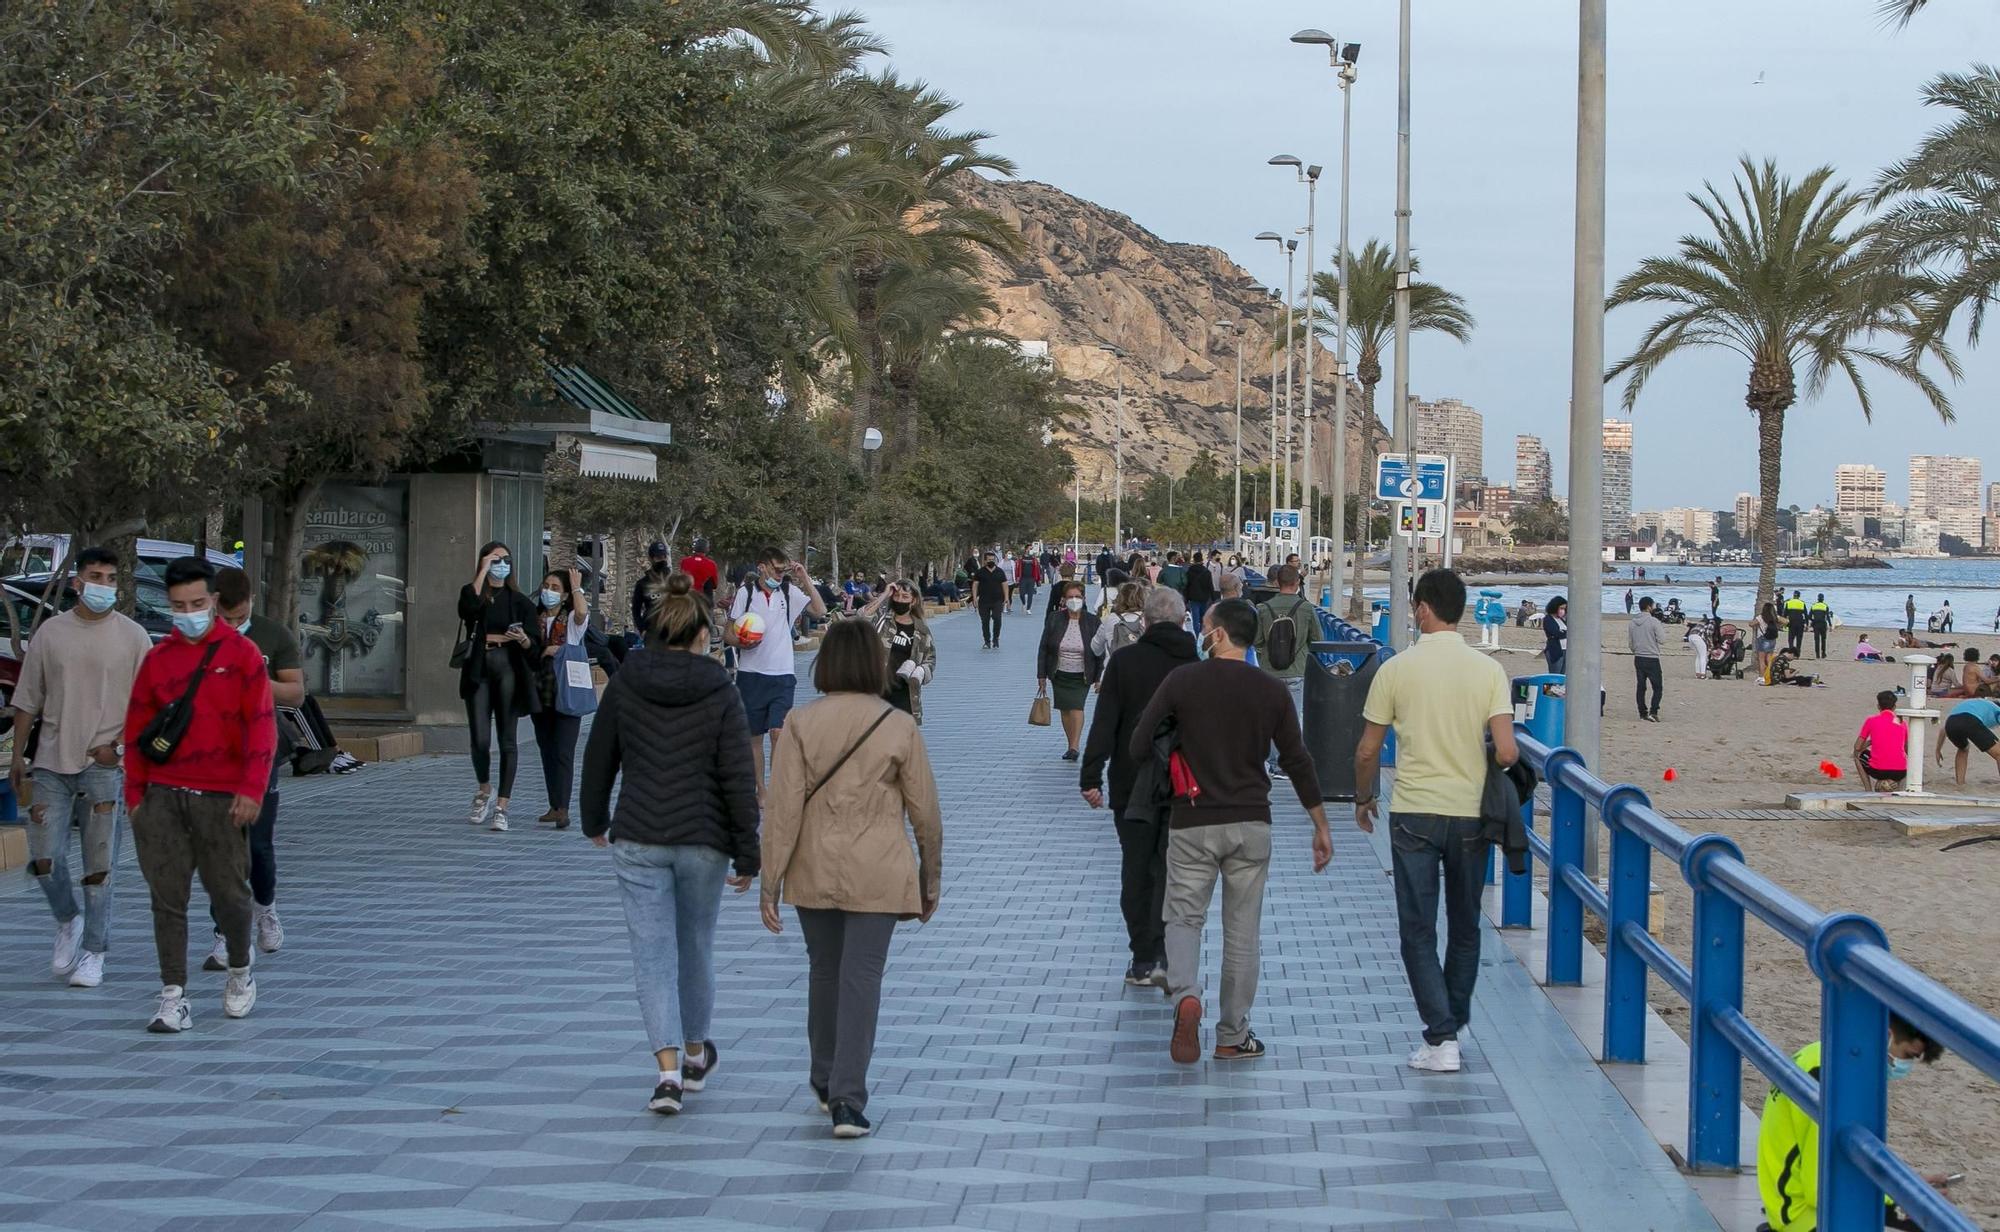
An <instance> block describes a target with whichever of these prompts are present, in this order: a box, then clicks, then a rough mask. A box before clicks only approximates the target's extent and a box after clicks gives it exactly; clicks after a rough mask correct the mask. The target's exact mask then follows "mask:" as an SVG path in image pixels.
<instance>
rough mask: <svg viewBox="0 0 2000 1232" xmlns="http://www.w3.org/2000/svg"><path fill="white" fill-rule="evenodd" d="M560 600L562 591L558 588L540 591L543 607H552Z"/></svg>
mask: <svg viewBox="0 0 2000 1232" xmlns="http://www.w3.org/2000/svg"><path fill="white" fill-rule="evenodd" d="M561 602H562V592H561V591H560V590H545V591H543V592H542V606H543V607H554V606H555V605H556V604H558V603H561Z"/></svg>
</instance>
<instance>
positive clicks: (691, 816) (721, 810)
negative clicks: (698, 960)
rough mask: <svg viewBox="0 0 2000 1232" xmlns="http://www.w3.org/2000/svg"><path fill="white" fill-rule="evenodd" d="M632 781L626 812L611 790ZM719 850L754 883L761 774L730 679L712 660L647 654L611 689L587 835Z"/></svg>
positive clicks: (637, 654)
mask: <svg viewBox="0 0 2000 1232" xmlns="http://www.w3.org/2000/svg"><path fill="white" fill-rule="evenodd" d="M621 771H622V772H623V774H624V782H623V783H622V784H621V785H620V787H619V791H618V811H617V813H616V814H615V815H613V814H612V812H611V784H612V782H613V781H614V780H616V779H617V778H618V777H619V774H620V772H621ZM607 830H609V831H610V833H611V837H612V838H614V839H619V840H623V841H625V842H630V843H646V844H650V845H653V846H663V847H664V846H681V845H691V846H700V847H713V848H715V849H716V850H717V851H720V852H723V853H725V854H727V855H728V856H729V857H730V859H731V860H732V861H733V862H734V864H735V867H736V872H737V874H738V875H739V876H745V877H748V876H754V875H755V874H756V872H757V869H758V855H757V775H756V770H755V769H754V767H753V765H752V763H751V760H750V725H749V723H748V722H746V721H745V719H744V717H743V700H742V698H741V697H740V696H738V694H737V692H736V688H735V686H734V685H733V684H731V683H730V680H729V673H728V672H727V671H725V670H723V667H722V665H721V664H720V663H717V662H716V661H715V660H713V659H711V658H709V657H708V656H707V655H696V654H688V653H687V652H685V651H680V650H668V649H666V648H664V647H657V646H647V647H645V648H644V649H642V650H637V651H634V652H633V653H631V654H630V655H627V656H626V658H625V665H624V667H622V668H621V669H619V672H618V674H617V675H616V676H613V677H612V678H611V683H610V685H609V686H608V687H606V688H605V690H604V700H603V702H602V703H601V704H600V705H599V706H598V708H597V715H596V717H595V718H594V719H592V720H591V726H590V744H589V746H588V747H587V748H586V749H585V750H584V754H583V833H584V835H585V836H586V837H589V838H595V837H597V836H598V835H600V834H603V833H604V832H605V831H607Z"/></svg>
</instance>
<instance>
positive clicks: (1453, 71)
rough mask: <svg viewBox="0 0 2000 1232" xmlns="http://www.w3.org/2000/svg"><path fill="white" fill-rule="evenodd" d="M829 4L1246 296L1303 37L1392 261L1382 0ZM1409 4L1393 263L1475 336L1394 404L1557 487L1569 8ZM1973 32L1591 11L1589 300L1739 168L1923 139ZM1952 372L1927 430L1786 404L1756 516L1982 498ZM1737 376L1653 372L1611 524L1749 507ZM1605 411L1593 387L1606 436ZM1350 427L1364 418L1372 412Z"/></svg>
mask: <svg viewBox="0 0 2000 1232" xmlns="http://www.w3.org/2000/svg"><path fill="white" fill-rule="evenodd" d="M854 3H855V4H856V6H857V7H859V8H860V9H861V11H862V12H864V13H865V14H866V15H867V16H868V17H869V18H870V20H871V22H872V23H873V25H874V26H875V28H876V29H877V30H878V31H879V32H880V33H881V34H882V35H883V36H884V37H885V38H886V39H887V40H888V41H889V43H890V44H891V57H890V59H891V63H893V64H894V66H895V67H896V69H897V70H898V71H899V72H901V73H903V74H904V75H906V76H918V77H922V78H924V79H926V80H928V81H930V82H931V83H932V84H933V85H936V86H938V87H939V88H941V89H943V90H945V91H946V92H947V93H949V94H951V95H952V96H954V97H956V98H957V99H959V100H960V101H961V103H962V104H963V106H962V108H961V110H960V112H959V113H958V121H959V126H961V127H967V128H980V129H986V130H989V131H991V132H993V133H994V134H995V140H994V142H993V143H992V144H993V148H994V149H995V150H997V151H999V152H1001V153H1004V154H1006V155H1008V156H1010V157H1012V158H1013V159H1014V160H1015V161H1016V162H1018V163H1019V164H1020V169H1021V174H1022V175H1023V176H1026V177H1028V178H1031V179H1037V180H1044V181H1047V182H1049V183H1051V184H1054V185H1056V186H1057V187H1059V188H1062V189H1064V190H1066V191H1068V192H1072V193H1075V194H1077V195H1079V196H1082V197H1086V198H1089V199H1090V200H1093V201H1097V202H1100V203H1102V204H1104V205H1107V206H1110V207H1111V208H1113V209H1117V210H1121V211H1124V212H1125V213H1128V214H1131V215H1132V216H1133V217H1134V218H1135V219H1137V220H1138V221H1139V222H1140V223H1141V224H1143V225H1144V226H1146V227H1148V228H1150V229H1151V230H1153V231H1155V232H1157V233H1158V234H1159V235H1161V236H1162V237H1164V238H1166V239H1170V240H1182V241H1189V242H1195V243H1205V244H1215V245H1218V246H1220V247H1222V248H1224V249H1226V250H1228V251H1229V253H1230V254H1231V255H1232V256H1233V257H1235V259H1236V260H1237V261H1238V262H1240V263H1242V264H1243V265H1244V266H1246V267H1247V268H1249V269H1250V270H1251V271H1252V272H1253V273H1255V274H1256V275H1257V276H1258V277H1260V278H1262V279H1264V280H1265V282H1266V283H1267V284H1271V285H1278V284H1282V283H1283V281H1284V268H1283V263H1282V261H1280V260H1279V259H1278V258H1277V256H1276V254H1275V251H1274V249H1273V246H1271V245H1269V244H1262V245H1260V244H1256V243H1254V242H1252V241H1251V239H1250V237H1251V236H1253V235H1255V234H1256V233H1257V232H1259V231H1264V230H1278V231H1290V230H1292V229H1293V228H1296V227H1298V226H1299V225H1301V224H1302V223H1303V222H1304V215H1305V189H1304V188H1303V187H1301V186H1299V185H1298V184H1297V183H1296V182H1294V181H1293V180H1292V179H1291V178H1290V173H1289V172H1288V171H1284V172H1281V170H1280V169H1278V168H1273V167H1267V166H1265V165H1264V160H1265V159H1266V158H1268V157H1269V156H1271V155H1272V154H1277V153H1291V154H1297V155H1298V156H1299V157H1301V158H1302V159H1304V160H1305V161H1307V162H1319V163H1324V164H1325V165H1326V166H1327V168H1328V179H1327V180H1325V181H1323V184H1326V185H1329V186H1330V185H1332V184H1333V182H1334V179H1335V178H1336V177H1337V172H1338V167H1339V158H1340V150H1339V141H1340V129H1339V112H1338V106H1339V102H1338V92H1337V90H1336V89H1335V85H1334V77H1333V73H1332V71H1331V70H1330V69H1329V68H1328V67H1327V65H1326V59H1325V54H1324V52H1323V51H1322V50H1321V49H1319V48H1307V47H1299V46H1294V45H1292V44H1291V43H1289V42H1288V41H1287V40H1288V37H1289V36H1290V35H1291V33H1292V32H1293V31H1294V30H1296V29H1299V28H1301V27H1304V26H1318V27H1321V28H1323V29H1326V30H1328V31H1329V32H1330V33H1332V34H1335V35H1337V36H1338V37H1340V38H1341V39H1342V40H1344V41H1352V42H1359V43H1361V44H1362V55H1361V60H1360V68H1361V80H1360V83H1359V84H1358V86H1357V87H1356V95H1355V100H1354V145H1355V148H1354V155H1353V158H1354V162H1353V166H1354V171H1353V176H1354V180H1353V208H1354V218H1353V221H1352V223H1351V233H1352V237H1353V243H1354V246H1355V247H1356V248H1357V249H1358V248H1359V247H1360V246H1361V243H1362V241H1364V240H1366V239H1368V238H1369V237H1370V236H1379V237H1381V238H1383V239H1384V240H1385V241H1386V240H1389V239H1391V238H1393V234H1394V221H1395V220H1394V208H1395V129H1396V5H1395V3H1394V2H1393V0H1342V2H1341V3H1333V2H1331V0H1315V2H1312V3H1306V2H1303V0H1005V2H1004V3H1000V2H996V0H854ZM1415 8H1416V16H1415V35H1414V40H1413V48H1414V49H1413V53H1412V54H1413V62H1414V68H1415V72H1414V84H1413V104H1412V117H1413V118H1412V138H1411V149H1412V166H1413V174H1412V185H1413V187H1412V202H1411V205H1412V222H1411V229H1412V242H1413V244H1414V246H1415V248H1416V251H1417V254H1418V257H1419V258H1420V260H1421V262H1422V265H1423V274H1424V276H1425V277H1427V278H1430V279H1433V280H1435V281H1437V282H1440V283H1442V284H1444V285H1446V286H1448V287H1450V288H1451V289H1453V290H1455V291H1457V292H1459V293H1460V294H1461V295H1463V296H1465V298H1466V300H1467V302H1468V304H1469V306H1470V307H1471V309H1472V311H1473V313H1474V314H1475V315H1476V316H1477V317H1478V320H1479V326H1478V329H1477V330H1476V332H1475V333H1474V336H1473V340H1472V342H1471V344H1470V345H1466V346H1461V345H1459V344H1457V343H1455V342H1452V341H1450V340H1449V339H1440V338H1437V337H1434V336H1420V337H1419V339H1418V341H1417V342H1416V343H1415V344H1414V346H1413V348H1412V351H1411V356H1412V359H1411V365H1412V366H1411V378H1410V386H1411V389H1412V391H1413V392H1414V393H1416V394H1417V395H1418V396H1421V397H1432V398H1435V397H1445V396H1455V397H1458V398H1462V399H1464V400H1465V401H1466V402H1468V403H1471V404H1472V405H1473V406H1475V407H1477V408H1478V409H1479V410H1480V411H1481V412H1482V413H1484V415H1485V419H1486V469H1487V473H1488V476H1489V477H1490V478H1492V479H1493V480H1495V481H1496V482H1506V481H1507V480H1508V479H1510V477H1511V476H1512V472H1513V453H1514V435H1515V434H1516V433H1519V432H1533V433H1536V434H1537V435H1539V436H1541V437H1542V438H1543V440H1544V441H1545V442H1546V443H1547V444H1548V445H1549V447H1550V448H1551V450H1552V451H1553V452H1554V453H1555V454H1556V459H1555V465H1556V474H1557V487H1558V488H1559V489H1561V490H1566V489H1567V487H1568V484H1567V482H1566V471H1565V470H1564V468H1565V467H1566V466H1567V461H1566V454H1567V450H1566V449H1565V448H1564V442H1565V440H1566V434H1567V427H1566V422H1567V412H1566V406H1567V402H1568V398H1569V339H1570V276H1571V244H1572V232H1571V221H1572V213H1573V191H1574V174H1575V117H1576V6H1575V5H1574V4H1570V3H1565V2H1564V0H1534V2H1533V3H1529V4H1515V5H1499V4H1496V3H1494V2H1493V0H1422V2H1421V3H1418V4H1417V5H1416V6H1415ZM1995 10H1996V5H1995V3H1994V2H1993V0H1936V2H1935V3H1933V4H1932V5H1931V6H1930V10H1929V11H1928V12H1926V13H1925V14H1924V15H1923V16H1921V17H1920V18H1918V20H1917V21H1916V22H1914V23H1913V24H1912V25H1911V26H1910V27H1909V28H1908V29H1905V30H1902V31H1894V30H1890V29H1887V28H1885V27H1883V25H1882V24H1881V22H1880V20H1879V18H1878V16H1877V14H1876V8H1875V0H1675V2H1674V3H1670V4H1614V5H1612V13H1611V47H1610V178H1609V203H1610V230H1609V250H1610V253H1609V280H1610V281H1612V282H1615V281H1616V280H1617V278H1618V277H1619V276H1621V275H1622V274H1624V273H1625V272H1627V271H1628V270H1630V269H1631V268H1632V266H1633V265H1634V264H1635V263H1636V262H1637V261H1639V260H1640V259H1641V258H1643V257H1646V256H1649V255H1653V254H1658V253H1665V252H1668V251H1669V250H1670V249H1671V247H1672V245H1673V244H1674V241H1675V240H1676V239H1678V238H1679V237H1680V236H1681V235H1682V234H1684V233H1686V232H1688V231H1690V230H1692V229H1695V228H1696V226H1697V224H1698V223H1700V221H1701V219H1700V216H1699V215H1698V214H1696V212H1695V210H1694V207H1693V206H1692V205H1691V204H1689V203H1688V201H1687V200H1686V196H1685V194H1686V193H1687V192H1689V191H1690V190H1693V189H1697V188H1699V187H1700V185H1701V183H1702V181H1703V180H1704V179H1719V180H1720V179H1726V178H1727V177H1728V176H1729V175H1730V173H1731V171H1732V169H1733V167H1734V165H1735V161H1736V159H1737V157H1738V155H1740V154H1744V153H1748V154H1750V155H1752V156H1754V157H1756V158H1759V159H1761V158H1765V157H1775V158H1777V159H1778V160H1779V162H1780V164H1781V166H1783V167H1784V168H1787V169H1789V170H1791V171H1792V172H1793V173H1794V174H1798V173H1802V172H1804V171H1805V170H1807V169H1809V168H1811V167H1813V166H1816V165H1818V164H1820V163H1822V162H1826V163H1832V164H1833V165H1834V166H1835V168H1836V169H1837V170H1838V171H1839V172H1840V173H1841V174H1842V175H1844V176H1846V177H1848V178H1850V179H1852V180H1853V181H1855V182H1856V183H1857V184H1866V183H1868V182H1870V181H1872V179H1873V177H1874V175H1875V174H1876V172H1877V170H1878V169H1879V168H1881V167H1882V166H1884V165H1885V164H1887V163H1888V162H1890V161H1893V160H1894V159H1897V158H1899V157H1902V156H1904V155H1905V154H1907V153H1908V152H1909V150H1910V149H1911V148H1912V147H1913V146H1914V145H1915V144H1916V142H1917V141H1918V140H1919V138H1920V137H1921V136H1922V134H1923V133H1924V132H1925V131H1926V130H1927V129H1928V128H1930V127H1931V126H1933V125H1934V124H1936V123H1938V122H1940V120H1941V119H1942V117H1941V116H1940V115H1938V114H1936V113H1930V112H1927V110H1926V109H1925V108H1924V107H1923V106H1922V104H1921V102H1920V99H1919V91H1920V89H1921V88H1922V86H1923V84H1924V82H1925V81H1926V80H1928V79H1929V78H1930V77H1931V76H1932V75H1933V74H1935V73H1936V72H1939V71H1943V70H1958V69H1962V68H1964V67H1966V66H1967V65H1968V64H1969V63H1970V62H1971V61H1972V60H1974V59H1977V58H1980V56H1981V55H1982V54H1983V55H1985V56H1989V57H1990V56H1991V55H1993V54H1995V53H1994V51H1993V49H1994V48H1995V47H1996V46H2000V16H1996V11H1995ZM1760 78H1761V84H1756V83H1758V82H1759V81H1760ZM1336 206H1337V196H1336V194H1335V192H1334V191H1331V190H1329V191H1326V192H1322V193H1321V194H1320V219H1319V221H1320V225H1321V230H1320V235H1321V237H1322V241H1323V242H1322V243H1321V244H1320V245H1319V253H1320V257H1321V261H1322V264H1323V265H1325V264H1329V263H1330V262H1331V260H1332V255H1333V251H1334V246H1333V242H1332V240H1333V237H1334V235H1335V234H1336V230H1335V224H1336V215H1335V208H1336ZM1301 256H1303V249H1302V250H1301ZM1651 319H1652V317H1651V316H1650V315H1648V313H1647V311H1646V310H1644V309H1642V308H1628V309H1623V310H1621V311H1619V312H1616V313H1613V314H1612V316H1611V318H1610V321H1609V325H1608V327H1607V344H1606V345H1607V349H1608V351H1609V352H1610V358H1612V359H1614V360H1615V359H1616V358H1618V357H1620V356H1622V355H1623V354H1625V352H1626V350H1628V349H1629V348H1630V346H1631V345H1632V343H1633V341H1634V340H1635V339H1636V337H1637V335H1638V332H1639V331H1640V329H1641V328H1643V326H1644V325H1645V324H1647V323H1648V322H1650V320H1651ZM1962 340H1963V339H1962V335H1961V337H1960V338H1959V341H1960V342H1961V343H1962ZM1966 360H1967V362H1966V379H1965V382H1964V383H1963V384H1962V385H1961V386H1959V387H1958V388H1957V389H1956V391H1955V393H1954V403H1955V405H1956V407H1957V410H1958V421H1957V423H1955V424H1952V425H1945V424H1942V423H1940V422H1939V421H1938V419H1937V417H1936V415H1935V414H1934V413H1933V412H1932V411H1931V410H1930V409H1929V408H1928V407H1927V406H1926V405H1925V404H1924V402H1923V400H1922V398H1921V396H1920V395H1918V394H1917V393H1916V392H1915V391H1914V390H1912V389H1909V388H1908V387H1906V386H1903V385H1901V384H1900V383H1891V381H1890V380H1888V379H1886V378H1885V379H1878V380H1875V381H1873V382H1871V386H1872V388H1873V390H1874V393H1875V395H1876V415H1875V420H1874V422H1873V423H1872V424H1871V423H1869V422H1867V421H1864V420H1863V419H1862V417H1861V413H1860V410H1859V407H1858V404H1857V403H1856V402H1855V400H1854V398H1853V396H1852V394H1851V393H1849V392H1846V391H1845V390H1843V389H1840V388H1838V387H1830V388H1829V390H1828V391H1827V393H1826V394H1825V395H1824V396H1822V397H1821V398H1820V399H1819V400H1818V401H1816V402H1812V403H1801V404H1800V405H1799V406H1796V407H1794V408H1793V410H1792V412H1791V415H1790V417H1789V423H1788V431H1787V433H1786V453H1785V475H1784V488H1783V500H1784V502H1785V503H1787V504H1790V503H1794V502H1796V503H1798V504H1802V505H1803V504H1810V503H1812V502H1813V501H1814V500H1819V499H1825V500H1827V501H1828V502H1830V501H1831V499H1832V492H1833V477H1832V476H1833V467H1834V464H1835V463H1838V462H1873V463H1875V464H1876V465H1878V466H1881V467H1883V468H1884V469H1885V470H1887V471H1888V472H1889V493H1890V496H1891V498H1892V499H1896V500H1901V499H1903V498H1904V495H1905V491H1906V488H1907V485H1908V477H1907V476H1908V461H1907V459H1908V455H1909V454H1911V453H1959V454H1972V455H1975V456H1981V457H1984V458H1985V459H1986V460H1987V466H1986V474H1985V479H1986V480H1987V481H1989V482H1990V481H1994V480H2000V448H1996V445H2000V426H1996V420H1995V416H1994V408H1993V401H1994V391H1995V387H1996V382H1997V381H2000V332H1996V333H1995V334H1993V335H1991V336H1990V338H1989V342H1988V345H1987V347H1986V349H1985V351H1984V352H1983V353H1981V352H1974V353H1971V354H1970V355H1968V356H1966ZM1383 362H1384V366H1385V367H1387V366H1388V363H1389V356H1388V355H1384V357H1383ZM1746 375H1747V372H1746V369H1745V366H1744V364H1743V363H1742V362H1741V361H1740V360H1738V359H1737V358H1736V357H1735V356H1733V355H1731V354H1728V353H1726V352H1719V351H1718V352H1711V353H1706V354H1689V355H1687V356H1684V357H1681V358H1678V359H1676V360H1674V361H1673V362H1672V363H1670V364H1669V365H1668V366H1666V367H1664V368H1662V369H1661V370H1660V372H1659V373H1658V375H1656V376H1655V377H1654V379H1653V381H1652V383H1651V385H1650V386H1649V387H1648V389H1647V391H1646V393H1645V396H1644V397H1643V398H1642V399H1641V401H1640V403H1639V406H1638V410H1637V413H1636V415H1635V417H1634V418H1635V423H1636V426H1635V428H1634V430H1633V437H1634V488H1635V491H1634V497H1633V504H1634V507H1635V508H1649V509H1651V508H1660V507H1664V506H1671V505H1677V504H1692V505H1704V506H1709V507H1714V508H1728V507H1729V503H1730V501H1731V500H1732V499H1733V498H1734V496H1735V494H1736V493H1737V492H1738V491H1745V490H1752V489H1754V488H1755V486H1756V465H1755V463H1756V438H1755V435H1754V432H1753V425H1752V421H1751V419H1750V416H1749V413H1748V412H1747V411H1746V410H1745V409H1744V407H1743V387H1744V381H1745V377H1746ZM1940 375H1941V374H1940ZM1387 386H1388V381H1387V380H1385V381H1384V383H1383V389H1382V391H1381V393H1382V395H1386V394H1387V393H1388V388H1387ZM1621 389H1622V386H1612V387H1610V388H1608V389H1607V390H1606V405H1607V407H1608V408H1610V410H1611V413H1614V414H1616V413H1618V412H1617V406H1618V397H1619V394H1620V392H1621ZM1377 404H1378V406H1379V407H1382V408H1384V409H1385V410H1386V408H1387V406H1388V405H1389V401H1388V398H1387V397H1386V396H1381V397H1378V402H1377Z"/></svg>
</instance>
